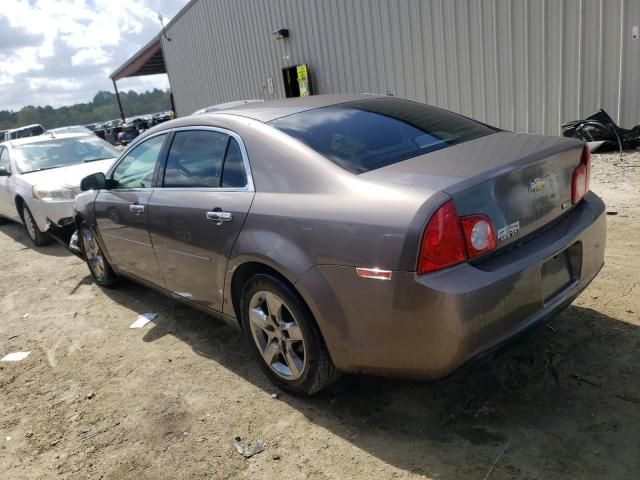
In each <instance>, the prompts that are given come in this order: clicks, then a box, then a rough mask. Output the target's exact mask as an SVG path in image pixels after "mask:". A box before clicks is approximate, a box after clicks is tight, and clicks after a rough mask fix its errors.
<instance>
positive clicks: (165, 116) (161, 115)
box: [151, 112, 173, 125]
mask: <svg viewBox="0 0 640 480" xmlns="http://www.w3.org/2000/svg"><path fill="white" fill-rule="evenodd" d="M151 118H152V120H153V125H158V124H160V123H163V122H167V121H169V120H171V119H172V118H173V112H157V113H154V114H152V115H151Z"/></svg>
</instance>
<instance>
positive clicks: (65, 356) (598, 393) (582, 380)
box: [0, 153, 640, 480]
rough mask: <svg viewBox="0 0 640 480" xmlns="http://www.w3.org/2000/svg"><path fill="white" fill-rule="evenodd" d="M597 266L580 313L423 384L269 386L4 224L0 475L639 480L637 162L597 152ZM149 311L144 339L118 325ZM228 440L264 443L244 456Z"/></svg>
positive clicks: (203, 323)
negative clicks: (600, 237) (602, 207)
mask: <svg viewBox="0 0 640 480" xmlns="http://www.w3.org/2000/svg"><path fill="white" fill-rule="evenodd" d="M592 189H593V190H594V191H596V192H597V193H598V194H600V195H601V196H603V198H604V199H605V201H606V203H607V205H608V211H609V212H610V213H611V215H610V216H608V227H609V231H608V239H607V258H606V266H605V268H604V269H603V271H602V273H601V275H600V276H599V277H598V278H597V279H596V280H595V281H594V282H593V284H592V285H591V286H590V287H589V288H588V289H587V290H586V291H585V292H584V293H583V294H582V295H581V297H580V298H578V299H577V300H576V301H575V302H574V304H573V305H572V306H571V307H569V308H568V309H567V310H565V311H564V312H563V313H562V314H561V315H560V316H558V317H557V318H556V319H554V320H553V321H552V322H551V323H550V324H549V326H548V327H547V328H544V327H543V328H540V329H538V330H536V331H534V332H533V333H532V334H531V335H529V336H528V337H526V338H525V339H524V340H523V341H522V342H520V343H518V344H517V345H515V346H514V347H513V348H512V349H511V350H509V351H508V352H506V353H505V354H504V355H502V356H500V357H498V358H497V359H495V360H494V361H492V362H491V363H489V364H485V365H482V366H480V367H478V368H477V369H476V370H473V371H467V372H463V373H459V374H456V375H454V376H453V377H451V378H449V379H447V380H445V381H440V382H435V383H423V382H407V381H396V380H389V379H381V378H373V377H365V376H351V375H349V376H344V377H343V378H342V379H341V380H340V381H339V382H338V383H337V384H336V385H335V386H334V387H332V388H331V389H330V390H329V391H327V392H325V393H323V394H321V395H319V396H317V397H314V398H311V399H298V398H295V397H291V396H289V395H287V394H284V393H281V392H278V395H277V398H273V397H272V394H274V393H276V390H275V389H274V387H273V386H272V385H271V384H270V383H269V382H268V381H267V380H266V379H265V377H263V375H262V374H261V373H260V372H259V371H258V370H257V368H256V367H255V365H254V362H253V359H252V358H251V356H250V352H249V350H248V349H247V347H245V344H244V343H243V341H242V338H241V337H240V335H239V334H238V333H236V332H235V331H234V330H232V329H231V328H229V327H227V326H226V325H225V324H223V323H222V322H219V321H217V320H214V319H211V318H208V317H206V316H204V315H202V314H200V313H198V312H196V311H195V310H192V309H190V308H188V307H185V306H182V305H180V304H177V303H175V302H173V301H171V300H169V299H167V298H165V297H163V296H161V295H159V294H157V293H155V292H153V291H151V290H148V289H146V288H144V287H141V286H138V285H135V284H133V283H128V282H127V283H125V284H124V285H122V286H121V287H120V288H119V289H116V290H108V291H103V290H101V289H100V288H98V287H96V286H95V285H93V283H92V282H91V280H90V277H89V276H88V272H87V269H86V267H85V266H84V264H83V263H82V262H81V261H80V260H78V259H76V258H75V257H73V256H70V255H68V254H67V253H66V252H65V251H64V250H63V249H62V248H61V247H58V246H55V245H53V246H48V247H44V248H38V249H33V248H31V247H30V245H29V242H28V240H27V238H26V235H25V234H24V232H23V230H22V228H21V227H19V226H18V225H14V224H11V225H3V226H0V251H1V252H2V253H1V254H0V356H2V355H4V354H6V353H9V352H14V351H22V350H25V351H26V350H28V351H31V355H30V356H29V357H28V358H27V359H26V360H23V361H21V362H17V363H3V364H0V406H1V410H0V472H5V473H4V474H0V477H1V478H3V479H5V478H6V479H11V480H18V479H51V478H61V479H78V478H80V479H83V478H90V479H101V478H102V479H114V480H115V479H128V478H135V479H137V480H143V479H158V478H171V479H197V478H207V479H218V478H234V479H241V478H243V479H244V478H246V479H272V478H282V479H298V478H306V479H344V478H363V477H365V478H375V479H377V478H384V479H386V478H424V477H428V478H433V479H456V478H471V479H474V478H475V479H486V478H490V479H492V480H495V479H507V478H509V479H510V478H520V479H537V478H539V479H556V478H562V479H571V478H580V479H596V478H597V479H600V478H607V479H631V478H639V477H640V353H639V352H640V319H639V312H640V300H639V294H640V286H638V283H639V282H640V273H639V272H640V255H638V252H639V251H640V250H639V248H640V240H639V237H640V154H638V153H633V154H632V153H627V154H626V155H625V157H624V158H623V159H622V160H620V159H619V158H618V156H617V155H614V154H612V155H596V156H594V160H593V179H592ZM144 312H158V313H159V315H158V317H157V318H156V319H155V320H154V321H153V322H152V323H151V324H149V325H147V326H146V327H145V328H143V329H140V330H131V329H129V328H128V326H129V325H130V324H131V323H132V322H133V321H134V320H135V319H136V317H137V316H138V315H139V314H141V313H144ZM236 436H240V437H242V439H243V440H246V441H248V442H253V441H254V440H255V439H258V438H260V439H262V440H263V441H264V444H265V451H264V452H262V453H260V454H258V455H256V456H254V457H252V458H251V459H249V460H245V459H244V458H243V457H241V456H240V455H239V454H238V453H237V452H236V451H235V449H234V447H233V439H234V437H236Z"/></svg>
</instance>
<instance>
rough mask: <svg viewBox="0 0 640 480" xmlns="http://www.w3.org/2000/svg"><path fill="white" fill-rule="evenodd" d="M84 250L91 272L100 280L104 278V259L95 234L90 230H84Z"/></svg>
mask: <svg viewBox="0 0 640 480" xmlns="http://www.w3.org/2000/svg"><path fill="white" fill-rule="evenodd" d="M82 248H83V250H84V255H85V258H86V259H87V263H88V264H89V267H90V268H91V271H92V272H93V274H94V275H95V276H96V278H97V279H98V280H102V279H103V278H104V270H105V268H104V257H103V255H102V251H101V250H100V246H99V245H98V242H97V241H96V237H95V236H94V235H93V232H91V230H89V229H88V228H85V229H83V230H82Z"/></svg>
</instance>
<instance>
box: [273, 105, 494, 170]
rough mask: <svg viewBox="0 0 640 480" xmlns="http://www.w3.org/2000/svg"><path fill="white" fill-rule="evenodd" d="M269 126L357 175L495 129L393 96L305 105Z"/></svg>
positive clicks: (486, 133)
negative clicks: (311, 106) (315, 105)
mask: <svg viewBox="0 0 640 480" xmlns="http://www.w3.org/2000/svg"><path fill="white" fill-rule="evenodd" d="M270 125H271V126H273V127H275V128H277V129H278V130H281V131H283V132H285V133H287V134H288V135H290V136H292V137H294V138H296V139H298V140H300V141H302V142H303V143H305V144H306V145H308V146H309V147H311V148H313V149H314V150H316V151H317V152H318V153H320V154H322V155H324V156H325V157H326V158H328V159H329V160H331V161H332V162H334V163H336V164H337V165H339V166H341V167H342V168H344V169H345V170H348V171H350V172H352V173H355V174H359V173H365V172H368V171H370V170H375V169H376V168H382V167H385V166H387V165H391V164H393V163H397V162H401V161H403V160H407V159H409V158H412V157H417V156H419V155H423V154H425V153H429V152H432V151H434V150H439V149H442V148H447V147H449V146H451V145H455V144H458V143H462V142H466V141H468V140H473V139H474V138H478V137H482V136H485V135H490V134H492V133H495V132H496V130H495V129H493V128H491V127H489V126H486V125H484V124H482V123H479V122H476V121H475V120H471V119H470V118H466V117H463V116H461V115H458V114H455V113H453V112H448V111H446V110H441V109H439V108H435V107H431V106H429V105H424V104H422V103H417V102H412V101H409V100H402V99H399V98H392V97H382V98H371V99H366V100H358V101H354V102H346V103H342V104H338V105H333V106H328V107H321V108H316V109H312V110H307V111H304V112H300V113H295V114H292V115H289V116H285V117H281V118H278V119H276V120H273V121H272V122H270ZM425 161H428V159H425Z"/></svg>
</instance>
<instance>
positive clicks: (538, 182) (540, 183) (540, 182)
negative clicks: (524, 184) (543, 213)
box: [529, 177, 546, 192]
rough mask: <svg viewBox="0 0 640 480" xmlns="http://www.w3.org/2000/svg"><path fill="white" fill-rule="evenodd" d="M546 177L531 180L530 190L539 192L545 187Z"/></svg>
mask: <svg viewBox="0 0 640 480" xmlns="http://www.w3.org/2000/svg"><path fill="white" fill-rule="evenodd" d="M545 178H546V177H540V178H534V179H533V180H531V182H529V191H530V192H539V191H540V190H542V189H543V188H544V184H545V183H546V180H545Z"/></svg>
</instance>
